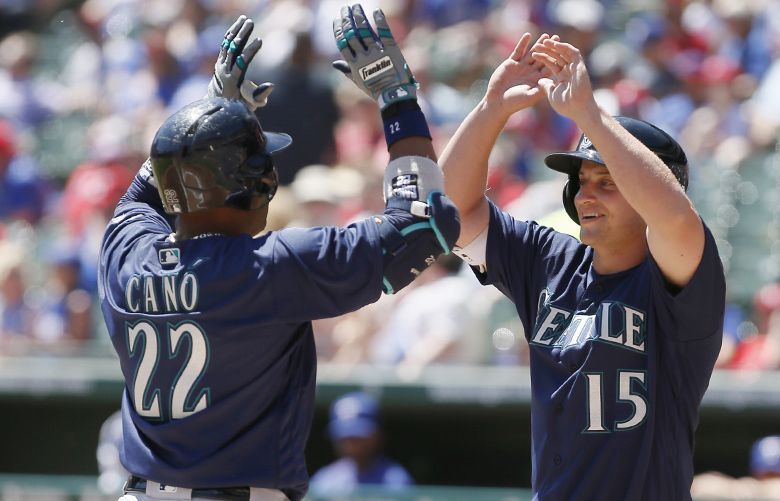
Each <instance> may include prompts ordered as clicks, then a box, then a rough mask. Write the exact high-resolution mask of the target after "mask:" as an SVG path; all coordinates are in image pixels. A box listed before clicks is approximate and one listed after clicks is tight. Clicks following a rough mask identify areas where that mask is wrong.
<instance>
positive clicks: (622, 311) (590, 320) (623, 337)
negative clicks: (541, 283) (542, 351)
mask: <svg viewBox="0 0 780 501" xmlns="http://www.w3.org/2000/svg"><path fill="white" fill-rule="evenodd" d="M539 304H540V307H539V313H538V314H537V316H536V324H535V325H534V330H533V336H531V341H530V342H531V344H535V345H541V346H549V347H551V348H552V347H558V348H562V349H564V350H565V349H566V348H570V347H574V346H584V345H585V343H587V342H590V341H601V342H605V343H609V344H612V345H615V346H619V347H621V348H625V349H628V350H631V351H635V352H637V351H638V352H641V353H644V352H645V339H646V338H647V320H646V318H647V315H646V314H645V312H643V311H639V310H637V309H636V308H632V307H630V306H628V305H625V304H622V303H617V302H606V301H605V302H603V303H600V304H599V306H598V309H597V310H596V313H595V314H593V315H586V314H584V313H576V314H575V313H574V312H572V311H569V310H565V309H563V308H558V307H556V306H552V305H551V304H550V302H549V298H548V294H547V291H544V292H542V294H541V295H540V296H539Z"/></svg>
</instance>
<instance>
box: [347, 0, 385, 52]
mask: <svg viewBox="0 0 780 501" xmlns="http://www.w3.org/2000/svg"><path fill="white" fill-rule="evenodd" d="M352 17H353V19H354V20H355V26H356V27H357V37H358V40H359V41H360V44H361V45H362V46H363V49H364V50H368V49H369V48H370V47H373V46H378V45H379V37H378V36H377V35H376V33H374V29H373V28H372V27H371V24H369V22H368V19H367V18H366V13H365V12H363V7H362V6H361V5H360V4H359V3H356V4H355V5H353V6H352Z"/></svg>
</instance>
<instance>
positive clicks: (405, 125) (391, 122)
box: [382, 103, 431, 149]
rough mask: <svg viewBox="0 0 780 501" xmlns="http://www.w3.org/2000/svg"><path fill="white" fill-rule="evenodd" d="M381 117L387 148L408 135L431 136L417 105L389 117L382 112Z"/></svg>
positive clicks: (426, 122)
mask: <svg viewBox="0 0 780 501" xmlns="http://www.w3.org/2000/svg"><path fill="white" fill-rule="evenodd" d="M415 105H416V103H415ZM382 119H383V120H382V121H383V122H384V126H385V141H387V148H388V149H390V146H392V145H393V143H395V142H396V141H400V140H401V139H406V138H408V137H427V138H428V139H430V138H431V131H430V130H429V129H428V121H427V120H426V119H425V115H424V114H423V112H422V111H420V107H419V106H417V110H407V111H402V112H400V113H396V114H394V115H393V116H392V117H389V118H388V117H386V115H385V114H384V113H382Z"/></svg>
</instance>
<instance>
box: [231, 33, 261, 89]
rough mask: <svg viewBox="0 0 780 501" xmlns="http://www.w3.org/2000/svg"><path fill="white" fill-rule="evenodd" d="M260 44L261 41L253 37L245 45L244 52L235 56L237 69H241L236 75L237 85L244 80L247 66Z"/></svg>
mask: <svg viewBox="0 0 780 501" xmlns="http://www.w3.org/2000/svg"><path fill="white" fill-rule="evenodd" d="M262 46H263V41H262V40H261V39H259V38H255V39H254V40H252V43H250V44H249V45H247V46H246V49H244V52H242V53H241V55H239V56H238V57H237V58H236V66H238V69H239V70H241V74H240V75H239V76H238V85H241V84H242V83H243V82H244V78H245V77H246V70H247V68H248V67H249V64H250V63H251V62H252V59H254V58H255V55H256V54H257V51H258V50H260V47H262Z"/></svg>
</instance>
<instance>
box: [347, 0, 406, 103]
mask: <svg viewBox="0 0 780 501" xmlns="http://www.w3.org/2000/svg"><path fill="white" fill-rule="evenodd" d="M374 23H375V25H376V31H374V29H373V28H372V27H371V24H370V23H369V22H368V19H366V14H365V12H363V7H362V6H361V5H360V4H355V5H353V6H352V7H349V6H346V5H345V6H343V7H342V8H341V15H340V16H339V17H337V18H336V19H335V20H334V21H333V36H334V37H335V38H336V46H337V47H338V49H339V51H340V52H341V56H342V57H343V58H344V59H343V60H340V61H335V62H334V63H333V67H334V68H336V69H337V70H339V71H340V72H342V73H344V75H346V76H347V77H348V78H350V79H351V80H352V81H353V82H355V85H357V86H358V88H359V89H360V90H362V91H363V92H365V93H366V94H368V95H369V96H370V97H371V98H372V99H374V100H375V101H377V102H378V103H379V108H380V109H382V110H384V109H385V108H387V107H388V106H390V105H391V104H394V103H397V102H400V101H405V100H413V99H417V81H416V80H415V79H414V75H412V71H411V70H410V69H409V65H408V64H406V59H405V58H404V55H403V54H402V53H401V49H399V48H398V44H397V43H396V41H395V38H393V33H392V32H391V31H390V26H388V24H387V19H386V18H385V14H384V12H382V10H381V9H377V10H375V11H374Z"/></svg>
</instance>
